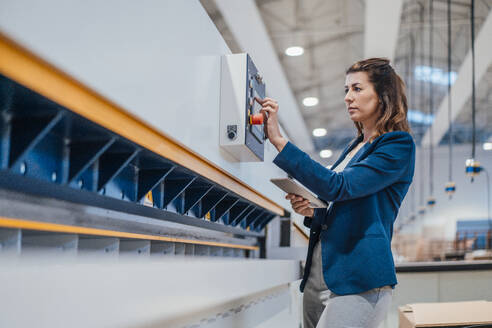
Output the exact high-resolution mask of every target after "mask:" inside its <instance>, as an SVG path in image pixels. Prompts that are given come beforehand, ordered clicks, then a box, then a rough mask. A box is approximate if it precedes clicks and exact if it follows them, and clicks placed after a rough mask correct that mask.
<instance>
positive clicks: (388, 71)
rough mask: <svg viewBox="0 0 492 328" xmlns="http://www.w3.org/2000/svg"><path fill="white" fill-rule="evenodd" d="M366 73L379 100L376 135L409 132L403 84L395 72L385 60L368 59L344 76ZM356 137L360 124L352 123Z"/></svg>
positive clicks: (360, 128)
mask: <svg viewBox="0 0 492 328" xmlns="http://www.w3.org/2000/svg"><path fill="white" fill-rule="evenodd" d="M355 72H366V73H367V75H369V81H370V82H371V83H372V85H373V86H374V90H376V94H377V95H378V98H379V103H380V105H379V118H378V119H377V121H376V135H374V136H373V137H372V138H371V141H372V140H374V138H377V137H379V136H380V135H382V134H383V133H386V132H392V131H406V132H409V133H410V132H411V131H410V125H409V124H408V120H407V112H408V104H407V96H406V94H405V82H403V80H402V79H401V77H400V76H399V75H398V74H397V73H396V72H395V70H394V69H393V67H391V65H390V61H389V59H387V58H369V59H364V60H361V61H358V62H356V63H354V64H353V65H352V66H350V67H349V68H348V69H347V71H346V72H345V73H346V74H349V73H355ZM354 124H355V127H356V128H357V131H358V135H359V136H360V135H362V131H363V130H362V123H361V122H354Z"/></svg>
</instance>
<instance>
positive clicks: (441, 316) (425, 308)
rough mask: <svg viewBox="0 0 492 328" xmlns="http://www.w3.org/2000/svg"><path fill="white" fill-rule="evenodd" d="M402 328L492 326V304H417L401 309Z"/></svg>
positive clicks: (480, 302) (482, 302) (483, 302)
mask: <svg viewBox="0 0 492 328" xmlns="http://www.w3.org/2000/svg"><path fill="white" fill-rule="evenodd" d="M399 317H400V325H399V327H400V328H416V327H462V326H470V325H479V324H492V302H487V301H473V302H453V303H417V304H407V305H404V306H401V307H399Z"/></svg>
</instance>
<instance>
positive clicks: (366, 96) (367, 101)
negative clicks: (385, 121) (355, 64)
mask: <svg viewBox="0 0 492 328" xmlns="http://www.w3.org/2000/svg"><path fill="white" fill-rule="evenodd" d="M344 100H345V104H346V106H347V110H348V113H349V115H350V119H351V120H352V121H354V122H361V123H362V124H364V122H366V124H367V123H374V122H375V121H376V119H377V116H378V105H379V98H378V95H377V93H376V90H374V86H373V85H372V83H371V82H370V81H369V76H368V74H367V73H366V72H355V73H349V74H347V77H346V78H345V99H344Z"/></svg>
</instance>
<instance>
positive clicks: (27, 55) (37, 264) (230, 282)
mask: <svg viewBox="0 0 492 328" xmlns="http://www.w3.org/2000/svg"><path fill="white" fill-rule="evenodd" d="M491 8H492V0H346V1H342V0H309V1H307V0H304V1H301V0H256V1H254V0H200V1H191V0H190V1H178V0H164V1H158V0H144V1H139V2H133V1H127V0H124V1H116V0H108V1H103V2H101V1H95V0H88V1H77V0H68V1H67V0H63V1H62V0H46V1H43V2H38V1H32V0H0V114H1V115H0V142H1V143H0V279H1V280H2V281H5V282H9V283H4V284H0V295H2V297H0V326H1V327H27V326H33V325H35V326H39V327H82V326H90V327H260V328H268V327H296V328H297V327H302V294H301V293H300V292H299V283H300V280H299V279H300V278H301V274H302V270H303V267H304V261H305V256H306V252H307V245H308V236H309V229H308V228H307V227H305V226H304V225H303V217H302V216H300V215H299V214H296V213H295V212H294V211H293V210H292V208H291V207H290V203H289V202H288V201H287V200H286V199H285V198H284V195H285V194H284V193H283V191H281V190H280V189H278V188H277V187H276V186H275V185H273V184H272V183H270V181H269V180H270V179H271V178H281V177H286V174H285V172H283V171H282V170H280V169H279V168H278V167H276V166H275V165H274V164H273V163H272V160H273V159H274V158H275V156H276V155H277V153H278V152H277V151H276V149H275V147H273V146H272V144H270V143H269V141H267V140H266V139H265V138H264V136H263V135H262V133H263V132H262V128H261V126H260V127H258V126H254V125H253V124H250V123H248V122H247V120H246V121H245V119H246V117H245V113H244V109H245V106H246V108H250V107H248V102H249V100H248V99H249V98H248V97H249V96H248V95H249V91H248V95H246V96H245V94H246V93H245V92H244V90H245V89H247V88H249V89H248V90H251V94H253V93H256V94H257V95H262V94H263V95H266V96H268V97H272V98H274V99H276V100H278V103H279V106H280V110H279V119H280V124H281V129H282V132H283V134H284V135H285V136H286V137H287V138H288V139H289V140H290V141H291V142H292V143H294V144H295V145H297V146H298V147H299V148H301V149H302V150H304V151H306V152H307V153H308V154H309V155H310V156H311V157H312V158H313V159H315V160H317V161H319V162H320V163H321V164H322V165H324V166H326V167H327V168H330V166H331V165H332V164H333V163H334V162H335V161H336V159H337V158H338V156H339V155H340V154H341V152H342V150H343V149H344V148H345V147H346V146H347V145H348V144H349V143H350V142H351V141H352V140H353V139H354V138H355V137H356V136H357V131H356V129H355V127H354V125H353V122H352V121H351V120H350V118H349V116H348V114H347V111H346V105H345V103H344V84H345V71H346V69H347V68H348V67H349V66H350V65H351V64H352V63H354V62H356V61H358V60H361V59H364V58H369V57H386V58H389V59H390V60H391V63H392V65H393V67H394V68H395V70H396V72H397V73H398V74H399V75H400V76H401V77H402V78H403V80H404V81H405V85H406V92H407V98H408V107H409V110H408V114H407V117H408V121H409V123H410V126H411V130H412V133H411V134H412V136H413V138H414V141H415V144H416V146H417V150H416V151H417V153H416V154H417V156H416V164H415V175H414V179H413V182H412V184H411V186H410V189H409V191H408V193H407V195H406V197H405V199H404V201H403V203H402V206H401V208H400V211H399V214H398V217H397V219H396V221H395V225H394V232H393V239H392V245H391V246H392V252H393V256H394V260H395V264H396V271H397V277H398V281H399V284H398V285H397V287H396V289H395V293H394V296H393V303H392V306H391V310H390V312H389V313H388V315H387V317H386V318H385V320H384V322H383V324H382V325H381V328H383V327H384V328H392V327H402V326H401V319H399V315H400V314H399V308H400V307H402V306H405V305H408V304H414V303H431V302H437V303H442V302H461V301H482V300H485V301H492V289H491V288H490V286H491V285H492V275H491V272H492V271H491V270H492V217H491V208H492V207H491V204H490V203H491V200H492V197H491V195H490V186H491V182H490V178H489V174H490V172H492V109H491V105H492V98H491V97H492V96H491V93H490V90H491V86H492V85H491V84H492V42H491V40H492V12H491ZM472 27H473V28H472ZM472 45H473V47H472ZM244 54H247V55H244ZM228 65H229V66H228ZM229 69H230V71H229ZM229 73H230V75H228V74H229ZM473 82H474V83H473ZM243 89H244V90H243ZM250 110H253V111H254V109H252V108H250ZM227 120H235V121H237V122H238V124H237V125H234V127H231V125H230V123H224V122H226V121H227ZM227 122H228V121H227ZM228 124H229V125H228ZM226 125H227V126H226ZM236 129H237V130H236ZM229 133H233V137H230V136H229ZM236 133H237V135H238V136H239V138H236ZM26 311H27V313H28V315H26Z"/></svg>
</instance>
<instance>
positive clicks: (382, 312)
mask: <svg viewBox="0 0 492 328" xmlns="http://www.w3.org/2000/svg"><path fill="white" fill-rule="evenodd" d="M320 244H321V242H319V241H318V242H317V243H316V246H315V247H314V252H313V261H312V264H311V272H310V274H309V278H308V281H307V282H306V286H305V287H304V295H303V300H302V304H303V319H304V328H315V327H316V328H342V327H343V328H349V327H350V328H355V327H357V328H377V327H378V326H379V325H380V323H381V322H382V321H383V320H384V318H385V316H386V313H387V311H388V309H389V307H390V305H391V299H392V296H393V289H392V288H391V287H390V286H385V287H382V288H375V289H371V290H369V291H367V292H364V293H361V294H353V295H343V296H342V295H336V294H334V293H332V292H331V291H330V290H329V289H328V287H327V286H326V283H325V280H324V278H323V269H322V267H321V247H320V246H321V245H320Z"/></svg>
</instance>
